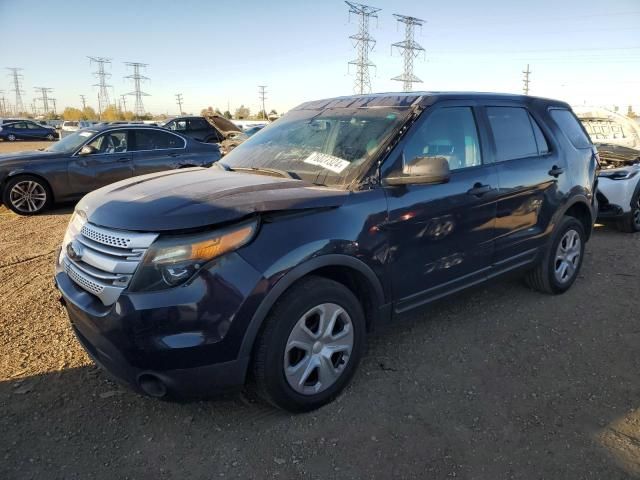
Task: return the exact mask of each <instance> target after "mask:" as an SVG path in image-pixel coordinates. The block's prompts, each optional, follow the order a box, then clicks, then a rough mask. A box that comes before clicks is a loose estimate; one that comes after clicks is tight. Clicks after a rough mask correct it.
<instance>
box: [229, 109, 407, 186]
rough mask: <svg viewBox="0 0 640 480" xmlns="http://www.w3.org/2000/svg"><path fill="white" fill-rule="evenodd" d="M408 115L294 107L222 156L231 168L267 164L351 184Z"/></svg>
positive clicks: (308, 176) (303, 175)
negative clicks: (294, 108)
mask: <svg viewBox="0 0 640 480" xmlns="http://www.w3.org/2000/svg"><path fill="white" fill-rule="evenodd" d="M408 114H409V109H407V108H369V109H364V108H336V109H327V110H322V111H319V110H294V111H292V112H290V113H288V114H287V115H285V116H284V117H282V118H281V119H279V120H278V121H277V122H274V123H273V124H271V125H269V126H268V127H265V128H264V129H262V130H261V131H260V132H258V133H256V134H255V135H253V136H251V138H249V139H248V140H247V141H245V142H244V143H242V144H240V145H239V146H238V147H236V148H235V149H234V150H233V151H231V152H230V153H229V154H228V155H227V156H226V157H224V159H223V164H225V165H226V166H228V167H230V168H232V169H233V168H267V169H275V170H283V171H286V172H289V173H290V174H292V176H294V177H298V178H301V179H303V180H307V181H310V182H313V183H317V184H323V185H333V186H336V185H346V184H349V183H351V182H352V181H353V180H354V179H355V178H357V176H358V175H359V174H360V173H361V170H362V167H364V166H366V165H368V164H369V162H368V161H369V160H370V159H371V158H373V157H374V156H375V155H376V154H377V153H378V152H379V150H380V148H381V147H382V145H384V144H385V143H386V141H387V140H388V139H389V138H390V136H391V135H393V133H394V132H395V131H396V130H397V128H398V127H399V126H400V125H401V124H402V123H403V122H404V120H405V118H406V117H407V115H408Z"/></svg>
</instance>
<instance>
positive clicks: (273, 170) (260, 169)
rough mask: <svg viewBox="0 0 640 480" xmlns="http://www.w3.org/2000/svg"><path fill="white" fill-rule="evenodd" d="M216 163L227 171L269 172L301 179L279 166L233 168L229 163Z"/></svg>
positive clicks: (272, 174) (268, 173) (277, 175)
mask: <svg viewBox="0 0 640 480" xmlns="http://www.w3.org/2000/svg"><path fill="white" fill-rule="evenodd" d="M214 165H220V167H221V168H223V169H224V170H225V171H227V172H249V173H256V174H258V175H259V174H267V175H271V176H276V177H283V178H292V179H294V180H300V177H299V176H298V175H296V174H295V173H293V172H289V171H287V170H280V169H277V168H263V167H235V168H231V167H230V166H229V165H225V164H221V163H220V162H217V163H215V164H214Z"/></svg>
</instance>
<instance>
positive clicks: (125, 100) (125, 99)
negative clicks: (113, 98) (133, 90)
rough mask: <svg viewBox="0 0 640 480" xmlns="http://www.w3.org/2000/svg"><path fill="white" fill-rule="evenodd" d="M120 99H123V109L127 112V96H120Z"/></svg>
mask: <svg viewBox="0 0 640 480" xmlns="http://www.w3.org/2000/svg"><path fill="white" fill-rule="evenodd" d="M120 98H121V99H122V108H124V111H125V112H126V111H127V96H126V95H120Z"/></svg>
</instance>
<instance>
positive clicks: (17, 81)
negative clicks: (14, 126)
mask: <svg viewBox="0 0 640 480" xmlns="http://www.w3.org/2000/svg"><path fill="white" fill-rule="evenodd" d="M7 70H9V71H10V72H11V73H10V74H9V76H10V77H12V79H13V90H12V91H13V92H14V93H15V95H16V103H15V105H14V106H13V108H14V113H15V114H16V115H19V114H20V113H22V111H23V110H24V105H23V104H22V94H23V93H24V91H23V90H22V85H21V82H22V79H23V78H24V77H23V76H22V74H21V73H20V72H21V71H22V68H15V67H10V68H7Z"/></svg>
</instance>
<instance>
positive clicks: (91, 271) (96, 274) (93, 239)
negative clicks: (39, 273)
mask: <svg viewBox="0 0 640 480" xmlns="http://www.w3.org/2000/svg"><path fill="white" fill-rule="evenodd" d="M157 237H158V234H156V233H139V232H125V231H122V230H111V229H107V228H104V227H98V226H96V225H93V224H91V223H85V224H84V225H83V226H82V229H81V230H80V232H79V233H78V234H77V235H76V236H75V237H73V238H71V239H70V240H69V243H68V244H66V245H63V251H62V262H63V265H64V269H65V271H66V272H67V275H69V278H71V280H73V282H75V283H76V284H77V285H78V286H79V287H80V288H82V289H83V290H86V291H87V292H89V293H91V294H93V295H95V296H96V297H98V298H99V299H100V301H101V302H102V303H103V304H104V305H107V306H108V305H112V304H113V303H115V302H116V300H117V299H118V297H119V296H120V294H121V293H122V292H123V291H124V289H125V288H126V287H127V286H128V285H129V282H130V281H131V279H132V278H133V274H134V273H135V271H136V269H137V268H138V265H139V264H140V262H141V261H142V258H143V256H144V253H145V252H146V250H147V249H148V248H149V247H150V246H151V244H152V243H153V242H154V240H155V239H156V238H157ZM68 247H70V248H71V250H70V251H68V250H67V248H68ZM71 257H73V258H71Z"/></svg>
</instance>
